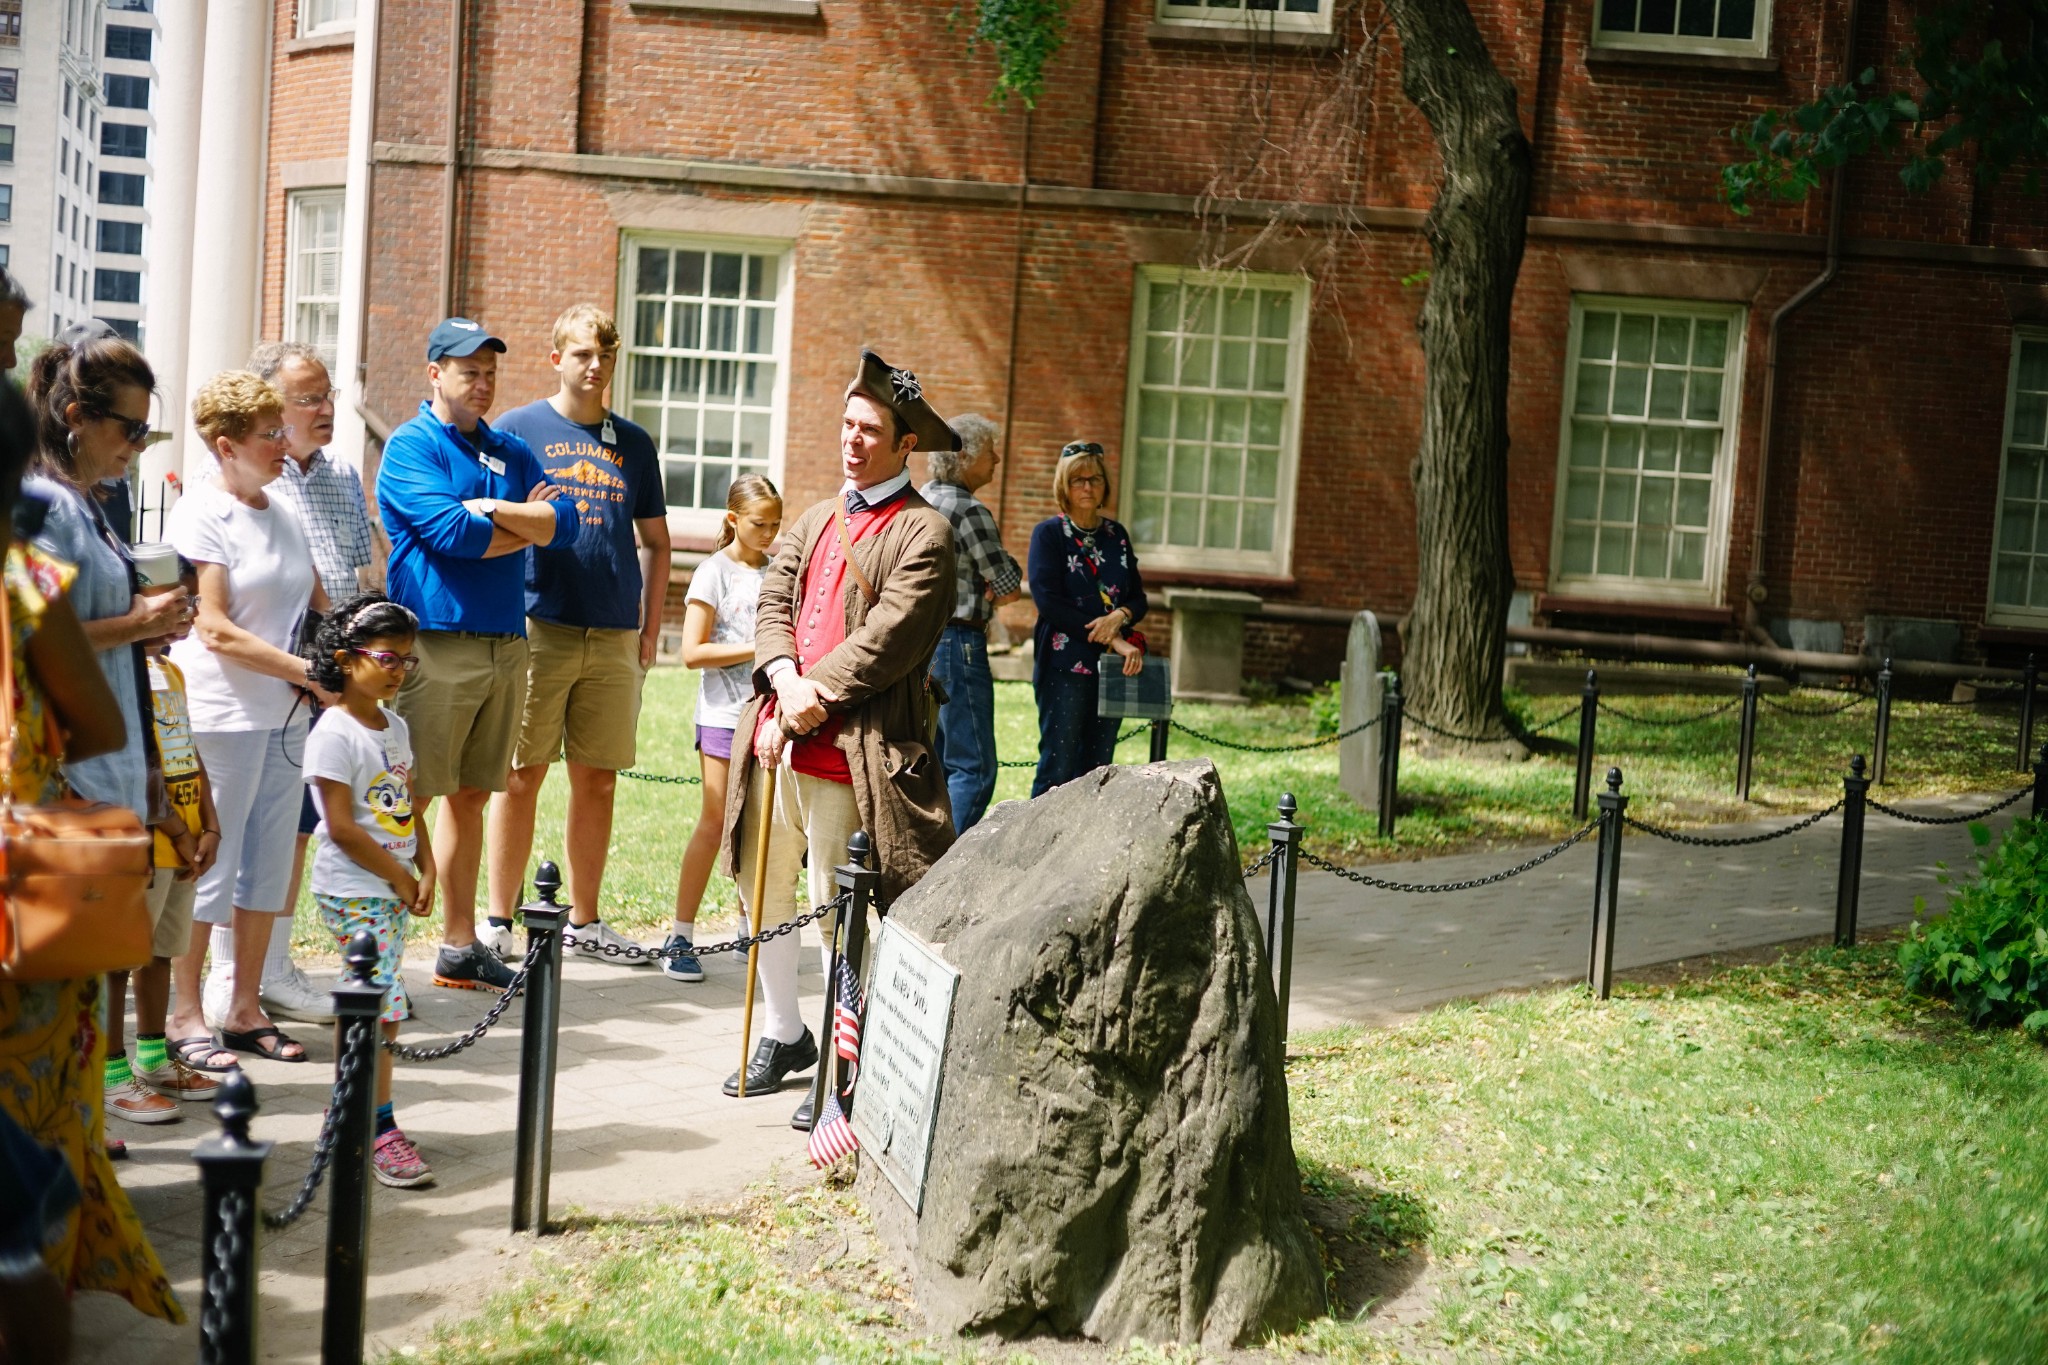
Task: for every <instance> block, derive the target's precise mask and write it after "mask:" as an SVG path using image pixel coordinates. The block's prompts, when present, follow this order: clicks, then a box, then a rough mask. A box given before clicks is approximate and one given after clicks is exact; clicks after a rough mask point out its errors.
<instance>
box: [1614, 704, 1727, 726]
mask: <svg viewBox="0 0 2048 1365" xmlns="http://www.w3.org/2000/svg"><path fill="white" fill-rule="evenodd" d="M1740 705H1742V698H1740V697H1731V698H1729V699H1728V700H1727V701H1725V702H1723V703H1722V704H1721V705H1719V706H1716V707H1714V708H1713V709H1712V710H1708V711H1702V712H1700V713H1699V714H1698V715H1696V716H1681V717H1680V718H1678V719H1677V720H1659V719H1658V718H1657V717H1655V716H1638V715H1633V714H1631V713H1630V712H1627V711H1624V710H1622V709H1621V708H1620V707H1619V706H1612V705H1609V704H1608V701H1607V699H1606V698H1605V697H1602V698H1601V699H1600V709H1601V710H1602V711H1604V712H1606V713H1607V714H1608V715H1610V716H1613V717H1614V718H1615V719H1616V720H1625V721H1627V722H1628V723H1629V724H1631V725H1656V726H1661V727H1663V728H1665V729H1671V730H1675V729H1677V728H1678V727H1679V726H1681V725H1697V724H1699V723H1700V722H1701V721H1703V720H1712V719H1713V718H1714V717H1715V716H1725V715H1727V714H1728V713H1729V712H1730V711H1733V710H1734V709H1735V708H1736V707H1738V706H1740Z"/></svg>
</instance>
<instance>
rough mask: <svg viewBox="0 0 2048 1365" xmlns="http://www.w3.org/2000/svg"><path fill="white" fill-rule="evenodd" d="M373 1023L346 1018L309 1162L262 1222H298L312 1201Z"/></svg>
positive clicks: (280, 1225) (272, 1224)
mask: <svg viewBox="0 0 2048 1365" xmlns="http://www.w3.org/2000/svg"><path fill="white" fill-rule="evenodd" d="M376 1026H377V1021H376V1020H375V1019H351V1020H349V1023H348V1030H347V1032H346V1033H345V1034H344V1035H343V1037H342V1043H341V1064H340V1065H339V1066H337V1067H336V1068H335V1070H334V1090H333V1093H332V1094H331V1095H330V1096H329V1097H328V1100H327V1113H326V1115H325V1117H323V1118H322V1119H321V1120H320V1136H318V1137H316V1138H314V1139H313V1165H312V1167H311V1169H309V1170H308V1171H307V1172H306V1178H305V1179H304V1180H301V1181H300V1182H299V1190H298V1193H297V1194H294V1195H293V1196H292V1202H291V1203H289V1204H287V1205H285V1206H284V1212H282V1213H271V1212H270V1211H268V1210H265V1211H264V1214H263V1226H265V1227H267V1228H288V1227H290V1226H291V1225H292V1224H294V1223H296V1222H298V1221H299V1219H300V1218H301V1217H302V1216H303V1215H304V1214H305V1212H306V1209H307V1208H308V1207H309V1206H310V1205H311V1204H312V1202H313V1196H314V1194H315V1193H316V1192H318V1190H319V1189H320V1182H321V1181H322V1180H324V1179H325V1178H326V1176H327V1164H328V1163H329V1162H330V1161H332V1160H333V1159H334V1134H335V1130H336V1129H337V1128H338V1127H339V1126H340V1124H341V1116H342V1114H343V1112H344V1111H346V1110H347V1109H348V1106H349V1101H350V1099H351V1098H353V1097H354V1095H355V1092H356V1085H357V1083H358V1082H360V1081H362V1080H363V1076H362V1058H363V1055H364V1049H363V1046H362V1044H363V1035H364V1034H365V1033H367V1032H368V1031H369V1030H370V1029H373V1028H375V1027H376Z"/></svg>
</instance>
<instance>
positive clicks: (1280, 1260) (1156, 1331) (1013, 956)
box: [854, 759, 1324, 1346]
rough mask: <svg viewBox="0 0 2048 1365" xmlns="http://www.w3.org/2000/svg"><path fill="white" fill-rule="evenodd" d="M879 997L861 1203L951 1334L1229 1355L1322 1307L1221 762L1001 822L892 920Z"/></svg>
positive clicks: (1317, 1261)
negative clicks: (1139, 1340) (1195, 1347)
mask: <svg viewBox="0 0 2048 1365" xmlns="http://www.w3.org/2000/svg"><path fill="white" fill-rule="evenodd" d="M891 940H894V941H895V944H896V946H895V947H894V948H888V947H886V946H885V945H886V944H887V943H888V942H889V941H891ZM891 996H893V997H895V998H894V1001H893V1003H881V1004H878V1002H883V1001H887V1000H888V999H889V997H891ZM948 997H950V1009H942V1008H941V1001H942V1000H943V999H945V998H948ZM869 999H870V1007H869V1009H870V1013H869V1032H868V1036H867V1038H866V1039H865V1040H864V1043H863V1049H862V1051H863V1060H862V1067H861V1078H860V1083H861V1089H860V1093H859V1094H858V1096H857V1097H856V1100H855V1105H854V1122H855V1124H856V1128H857V1130H862V1136H863V1150H864V1156H863V1159H862V1170H861V1188H862V1190H863V1192H864V1194H865V1197H866V1199H867V1202H868V1205H869V1207H870V1208H871V1209H872V1210H873V1211H874V1213H875V1216H876V1224H877V1226H878V1228H879V1229H880V1230H881V1232H882V1235H883V1236H884V1238H885V1240H887V1241H889V1242H890V1243H892V1244H893V1245H894V1246H895V1247H896V1248H897V1249H898V1250H899V1251H900V1252H901V1253H902V1254H903V1255H904V1257H905V1259H906V1260H907V1261H908V1263H909V1264H910V1266H911V1267H912V1274H913V1280H914V1292H915V1295H916V1298H917V1301H918V1303H919V1305H920V1306H921V1307H922V1308H923V1309H924V1311H925V1313H926V1314H927V1316H928V1317H929V1318H930V1319H931V1321H932V1323H933V1325H934V1326H935V1327H937V1328H939V1329H941V1330H945V1331H955V1332H991V1333H996V1334H1000V1335H1003V1336H1013V1337H1014V1336H1020V1335H1024V1334H1026V1333H1032V1332H1050V1333H1056V1334H1061V1335H1071V1334H1081V1335H1085V1336H1088V1337H1092V1338H1095V1339H1098V1340H1102V1341H1108V1342H1118V1343H1121V1342H1124V1341H1127V1340H1129V1339H1130V1338H1132V1337H1144V1338H1146V1339H1148V1340H1151V1341H1183V1342H1195V1341H1199V1342H1203V1343H1206V1344H1208V1345H1211V1346H1224V1345H1232V1344H1240V1343H1244V1342H1248V1341H1252V1340H1256V1339H1257V1338H1258V1337H1259V1336H1261V1335H1262V1334H1263V1333H1264V1332H1265V1331H1267V1330H1268V1329H1277V1330H1287V1329H1291V1328H1293V1327H1295V1326H1297V1325H1298V1324H1300V1323H1301V1322H1302V1321H1303V1320H1304V1319H1305V1318H1308V1317H1310V1316H1313V1315H1315V1314H1318V1313H1320V1312H1322V1311H1323V1307H1324V1290H1323V1267H1322V1261H1321V1258H1320V1256H1319V1254H1318V1251H1317V1248H1316V1245H1315V1242H1314V1241H1313V1239H1312V1237H1311V1235H1310V1233H1309V1230H1308V1226H1307V1224H1306V1223H1305V1222H1304V1221H1303V1218H1302V1211H1301V1189H1300V1177H1299V1174H1298V1172H1297V1170H1296V1168H1295V1162H1294V1144H1293V1141H1292V1139H1291V1137H1290V1135H1289V1130H1288V1114H1287V1083H1286V1076H1285V1074H1284V1072H1283V1060H1284V1040H1283V1039H1282V1038H1281V1036H1280V1027H1279V1011H1278V1007H1277V1005H1276V1004H1275V1001H1274V997H1273V987H1272V984H1271V976H1270V974H1269V972H1268V970H1267V966H1266V962H1265V951H1264V945H1263V942H1262V939H1261V933H1260V929H1259V925H1258V921H1257V919H1256V917H1255V915H1254V912H1253V909H1252V904H1251V901H1250V899H1249V897H1248V896H1247V895H1246V893H1245V888H1244V882H1243V878H1242V855H1241V854H1240V852H1239V850H1238V847H1237V841H1236V839H1235V838H1234V837H1233V835H1232V832H1231V826H1230V816H1229V811H1228V809H1227V808H1226V807H1225V805H1224V800H1223V790H1222V784H1221V782H1220V780H1219V778H1218V776H1217V773H1216V769H1215V766H1214V765H1213V764H1211V763H1210V762H1209V761H1208V760H1206V759H1202V760H1196V761H1192V762H1179V763H1163V764H1154V765H1149V766H1146V767H1111V768H1105V769H1101V770H1099V771H1097V772H1095V773H1092V774H1090V775H1088V776H1087V777H1084V778H1081V779H1079V780H1077V781H1074V782H1071V783H1069V784H1067V785H1066V786H1064V787H1061V788H1059V789H1057V790H1056V791H1053V792H1050V793H1048V794H1046V795H1045V796H1043V797H1041V798H1039V799H1038V800H1036V801H1031V802H1028V803H1026V802H1021V801H1012V802H1005V803H1004V804H1002V805H999V806H997V807H996V808H995V809H994V810H992V811H990V812H989V814H988V816H987V817H985V818H984V819H983V820H982V822H981V823H980V824H979V825H977V826H976V827H975V828H974V829H973V830H972V831H970V832H969V833H968V834H967V836H966V837H965V838H963V839H962V840H961V841H960V842H959V843H958V844H956V845H955V846H954V847H953V849H952V851H950V852H949V853H947V855H946V856H945V857H944V858H942V859H941V860H940V861H939V863H938V864H937V865H936V866H935V867H934V868H933V869H932V870H931V871H930V872H929V873H928V874H927V875H926V876H925V878H924V880H923V881H921V882H920V883H918V885H917V886H916V887H914V888H912V890H911V891H910V892H909V893H908V894H906V895H905V896H904V897H903V898H902V899H901V900H900V901H898V902H897V903H896V904H895V905H894V906H892V907H891V909H890V912H889V918H888V927H887V929H886V930H885V931H884V936H883V937H882V938H881V939H878V941H877V954H876V960H875V968H874V973H873V979H872V980H871V982H870V986H869ZM878 1021H879V1022H880V1027H879V1029H878V1028H877V1023H878ZM878 1035H879V1036H878ZM878 1047H879V1048H880V1049H881V1051H879V1052H877V1051H874V1049H877V1048H878ZM870 1057H873V1058H874V1060H873V1061H870V1060H869V1058H870ZM885 1057H886V1058H887V1059H888V1060H886V1061H885V1060H884V1058H885ZM876 1065H882V1066H885V1067H888V1068H890V1069H891V1070H892V1071H893V1072H894V1073H895V1074H894V1078H893V1079H891V1080H888V1081H884V1082H883V1083H882V1084H881V1085H880V1086H874V1087H871V1085H870V1081H871V1080H874V1079H877V1078H876V1077H874V1075H873V1073H872V1072H871V1070H870V1068H871V1067H872V1066H876ZM878 1092H880V1094H881V1095H883V1096H886V1099H883V1098H878ZM920 1104H925V1105H928V1106H929V1108H928V1111H927V1113H926V1114H921V1113H920V1110H919V1106H920ZM878 1149H881V1150H878Z"/></svg>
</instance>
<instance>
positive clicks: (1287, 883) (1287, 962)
mask: <svg viewBox="0 0 2048 1365" xmlns="http://www.w3.org/2000/svg"><path fill="white" fill-rule="evenodd" d="M1298 809H1299V807H1297V806H1296V805H1295V801H1294V793H1293V792H1281V793H1280V818H1279V819H1278V820H1275V821H1273V822H1272V823H1270V824H1268V825H1267V826H1266V837H1267V838H1269V839H1271V840H1272V841H1273V861H1272V862H1271V863H1270V864H1268V866H1267V873H1266V875H1267V882H1266V960H1267V961H1268V962H1270V963H1272V964H1273V970H1274V972H1275V974H1276V979H1275V982H1274V985H1273V993H1274V994H1275V995H1276V996H1278V997H1279V1000H1280V1037H1281V1039H1282V1040H1283V1041H1284V1040H1285V1039H1286V1037H1287V1000H1288V997H1289V995H1290V993H1291V991H1292V988H1293V985H1294V881H1295V867H1296V858H1295V855H1296V853H1297V852H1298V851H1299V850H1300V848H1301V826H1300V825H1298V824H1296V823H1295V822H1294V815H1295V812H1296V810H1298ZM1276 929H1277V930H1278V934H1279V937H1278V940H1277V942H1276V940H1275V937H1274V933H1275V930H1276Z"/></svg>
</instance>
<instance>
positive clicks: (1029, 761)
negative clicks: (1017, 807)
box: [996, 724, 1152, 768]
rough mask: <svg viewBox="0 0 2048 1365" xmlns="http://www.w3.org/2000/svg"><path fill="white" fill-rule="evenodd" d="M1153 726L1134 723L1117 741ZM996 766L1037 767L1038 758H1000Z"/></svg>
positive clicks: (1122, 740) (1130, 737)
mask: <svg viewBox="0 0 2048 1365" xmlns="http://www.w3.org/2000/svg"><path fill="white" fill-rule="evenodd" d="M1151 728H1152V727H1151V726H1150V725H1149V724H1146V725H1133V726H1132V727H1131V728H1130V729H1128V730H1126V731H1124V732H1123V733H1122V734H1120V735H1118V736H1117V737H1116V742H1117V743H1119V744H1122V743H1123V742H1124V741H1125V740H1131V739H1136V738H1137V737H1138V736H1139V735H1142V734H1144V733H1145V732H1146V731H1147V730H1149V729H1151ZM996 766H997V767H998V768H1036V767H1037V766H1038V760H1037V759H1035V758H999V759H997V760H996Z"/></svg>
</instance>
